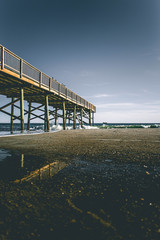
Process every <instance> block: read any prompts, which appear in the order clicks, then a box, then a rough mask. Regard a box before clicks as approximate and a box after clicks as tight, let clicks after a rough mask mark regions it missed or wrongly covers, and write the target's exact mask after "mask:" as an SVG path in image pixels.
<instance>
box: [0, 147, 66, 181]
mask: <svg viewBox="0 0 160 240" xmlns="http://www.w3.org/2000/svg"><path fill="white" fill-rule="evenodd" d="M67 165H68V164H67V163H66V162H64V161H59V160H54V161H53V162H51V163H48V164H47V160H46V159H45V158H43V157H40V156H34V155H27V154H23V153H17V152H16V153H15V152H14V153H11V152H9V151H6V150H3V149H0V180H3V181H15V182H23V181H30V180H32V181H33V180H43V179H46V178H48V177H52V176H54V175H55V174H57V173H58V172H59V171H61V170H62V169H63V168H65V167H66V166H67Z"/></svg>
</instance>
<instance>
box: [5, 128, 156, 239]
mask: <svg viewBox="0 0 160 240" xmlns="http://www.w3.org/2000/svg"><path fill="white" fill-rule="evenodd" d="M0 148H3V149H9V150H12V151H18V152H20V153H23V154H24V155H25V154H27V155H32V159H33V156H34V155H35V160H33V161H36V162H37V161H40V163H39V164H40V165H41V158H43V159H44V161H43V165H45V164H48V163H51V162H53V161H54V160H59V161H62V162H65V163H66V164H67V165H68V167H65V168H64V169H63V170H62V171H60V172H58V174H57V175H55V176H54V177H52V178H48V179H45V180H43V181H36V182H32V181H30V182H23V183H21V184H16V183H13V182H5V181H2V180H1V181H0V199H1V200H0V209H1V216H0V229H1V231H0V239H2V240H3V239H7V240H9V239H13V240H14V239H16V240H18V239H21V240H23V239H24V240H27V239H32V240H33V239H53V237H55V238H56V239H62V240H63V239H116V240H117V239H127V240H128V239H159V237H160V224H159V223H160V194H159V192H160V129H104V130H96V129H95V130H70V131H61V132H57V133H44V134H40V135H27V136H14V137H3V138H0ZM37 156H39V157H37Z"/></svg>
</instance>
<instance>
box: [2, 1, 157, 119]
mask: <svg viewBox="0 0 160 240" xmlns="http://www.w3.org/2000/svg"><path fill="white" fill-rule="evenodd" d="M0 2H1V23H2V25H1V30H0V43H1V44H2V45H4V46H5V47H7V48H8V49H10V50H11V51H13V52H14V53H16V54H17V55H19V56H20V57H22V58H24V59H25V60H26V61H28V62H30V63H31V64H32V65H34V66H36V67H37V68H39V69H40V70H42V71H43V72H45V73H47V74H48V75H50V76H53V77H55V78H56V79H57V80H58V81H59V82H61V83H63V84H65V85H66V86H67V87H68V88H70V89H71V90H73V91H74V92H76V93H77V94H79V95H80V96H82V97H84V98H85V99H87V100H88V101H90V102H91V103H93V104H95V105H96V107H97V113H96V116H95V120H96V122H103V121H107V122H160V97H159V87H160V83H159V82H160V81H159V79H160V14H159V13H160V1H159V0H81V1H79V0H77V1H76V0H52V1H48V0H45V1H41V0H39V1H37V0H28V1H24V0H14V1H12V0H1V1H0ZM0 101H1V104H3V103H4V102H6V101H7V100H6V99H5V97H0ZM0 116H1V119H0V121H1V122H4V121H8V118H7V117H6V116H4V115H3V114H1V113H0Z"/></svg>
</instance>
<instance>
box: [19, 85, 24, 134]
mask: <svg viewBox="0 0 160 240" xmlns="http://www.w3.org/2000/svg"><path fill="white" fill-rule="evenodd" d="M20 108H21V109H20V115H21V132H23V131H24V90H23V88H21V89H20Z"/></svg>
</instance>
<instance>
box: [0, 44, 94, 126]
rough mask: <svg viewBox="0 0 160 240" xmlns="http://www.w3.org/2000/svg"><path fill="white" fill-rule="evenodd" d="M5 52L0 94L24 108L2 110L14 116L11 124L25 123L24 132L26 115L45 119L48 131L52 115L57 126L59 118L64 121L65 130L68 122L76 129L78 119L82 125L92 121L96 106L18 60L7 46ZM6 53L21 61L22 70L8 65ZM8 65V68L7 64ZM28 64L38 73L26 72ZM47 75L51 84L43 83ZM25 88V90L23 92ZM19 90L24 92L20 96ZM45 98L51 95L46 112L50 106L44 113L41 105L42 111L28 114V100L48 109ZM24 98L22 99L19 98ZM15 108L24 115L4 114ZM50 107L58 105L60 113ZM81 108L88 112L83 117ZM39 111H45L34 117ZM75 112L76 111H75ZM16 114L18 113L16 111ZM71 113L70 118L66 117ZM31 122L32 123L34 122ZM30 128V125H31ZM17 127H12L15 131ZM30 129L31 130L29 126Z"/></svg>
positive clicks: (31, 111) (29, 111)
mask: <svg viewBox="0 0 160 240" xmlns="http://www.w3.org/2000/svg"><path fill="white" fill-rule="evenodd" d="M0 51H1V59H0V61H1V68H0V94H2V95H5V96H6V97H7V98H12V99H14V98H16V99H17V100H16V101H19V100H20V107H19V106H16V105H15V104H14V103H15V102H14V103H13V102H12V103H9V104H6V105H5V106H3V107H1V108H0V111H1V112H3V113H6V114H7V115H9V116H11V119H12V120H11V125H12V126H13V123H12V122H13V121H14V119H19V120H20V121H21V130H22V131H23V130H24V116H25V115H27V114H28V116H29V115H30V117H29V119H30V120H32V119H35V118H36V117H38V118H40V119H43V120H44V119H45V124H46V129H47V130H48V129H49V116H50V115H52V119H53V118H54V119H55V123H56V124H57V117H61V118H63V123H64V124H63V125H64V128H66V119H68V123H69V125H70V121H73V125H74V128H76V119H77V120H78V121H79V122H80V124H81V125H82V123H83V119H82V118H87V119H89V121H92V122H93V117H92V120H90V114H89V110H91V111H94V112H95V111H96V109H95V107H94V106H93V105H92V104H90V103H89V102H87V101H86V100H85V99H83V98H81V97H80V96H78V95H77V94H75V93H74V92H72V91H71V90H69V89H67V88H66V87H65V86H64V85H63V84H60V83H59V82H57V81H56V80H54V79H52V78H50V77H49V76H47V75H45V74H44V73H42V72H41V71H39V70H38V69H37V68H35V67H34V66H32V65H31V64H29V63H27V62H26V61H24V60H23V59H21V58H20V57H18V56H17V55H16V54H14V53H12V52H11V51H9V50H8V49H6V48H4V47H3V46H0ZM4 53H8V55H7V56H8V57H9V58H10V60H11V61H12V59H13V58H15V59H17V60H18V61H19V63H20V64H19V66H18V68H17V67H16V66H15V67H14V65H13V64H10V63H11V62H10V61H8V63H5V64H4V56H5V55H4ZM7 64H8V65H7ZM25 64H26V65H27V66H28V67H29V68H30V69H32V70H33V71H35V75H34V74H31V72H30V71H28V70H29V68H28V70H27V69H26V71H25V72H24V69H23V67H24V66H25ZM43 75H44V76H46V77H47V78H48V80H49V82H46V85H45V84H43V81H42V79H43ZM20 89H21V90H20ZM19 91H20V92H21V93H20V94H19ZM45 95H47V96H48V100H49V101H48V104H47V108H48V110H46V107H45V109H44V110H42V109H41V107H40V106H39V107H38V108H36V107H34V108H31V109H29V110H28V109H27V110H28V111H26V110H25V109H24V100H25V101H28V102H32V103H38V104H41V106H44V102H45V101H44V99H45ZM19 96H21V97H19ZM10 105H11V108H12V107H13V108H14V109H15V107H16V108H19V109H20V116H18V117H17V116H15V114H14V111H15V110H14V109H12V110H11V114H10V111H9V113H8V111H7V110H6V111H4V110H3V109H4V108H5V107H8V106H10ZM49 106H54V108H56V113H55V112H54V111H51V110H49ZM81 108H83V109H84V113H83V114H82V117H81ZM36 109H37V110H39V111H42V112H43V115H41V114H39V112H38V113H37V114H34V113H33V112H34V111H35V110H36ZM57 109H58V110H62V111H63V112H62V114H61V115H60V114H57ZM73 109H74V111H73ZM15 112H16V111H15ZM66 114H67V116H66ZM31 115H33V118H31ZM30 120H29V121H30ZM28 125H29V123H28ZM12 128H13V127H11V129H12ZM28 128H29V127H28Z"/></svg>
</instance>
